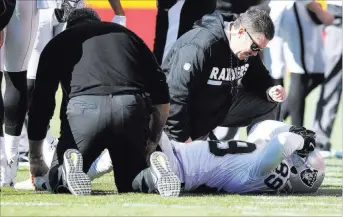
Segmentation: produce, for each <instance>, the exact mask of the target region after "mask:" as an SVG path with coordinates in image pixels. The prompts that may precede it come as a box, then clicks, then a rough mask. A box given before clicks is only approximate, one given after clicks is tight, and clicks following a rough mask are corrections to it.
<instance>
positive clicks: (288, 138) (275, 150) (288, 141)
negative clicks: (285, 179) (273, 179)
mask: <svg viewBox="0 0 343 217" xmlns="http://www.w3.org/2000/svg"><path fill="white" fill-rule="evenodd" d="M303 147H304V139H303V138H302V137H301V136H300V135H297V134H294V133H291V132H282V133H279V134H277V135H275V136H273V137H272V138H271V139H270V141H269V142H268V144H267V145H266V147H265V148H264V149H263V150H262V151H261V153H260V154H259V156H258V157H257V158H256V159H257V161H256V162H255V163H254V165H253V167H252V168H251V170H250V177H251V178H258V177H261V176H265V175H268V174H269V173H271V172H272V170H274V169H276V168H277V167H278V166H279V164H280V163H281V162H282V161H283V160H285V159H286V158H288V157H289V156H290V155H291V154H293V153H294V152H295V151H297V150H301V149H303Z"/></svg>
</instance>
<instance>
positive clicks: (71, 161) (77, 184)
mask: <svg viewBox="0 0 343 217" xmlns="http://www.w3.org/2000/svg"><path fill="white" fill-rule="evenodd" d="M62 170H63V179H64V181H65V183H66V184H67V186H68V189H69V190H70V192H71V193H72V194H73V195H75V196H84V195H90V194H91V191H92V183H91V180H90V179H89V177H88V176H87V174H86V173H84V172H83V159H82V155H81V153H80V152H79V151H78V150H76V149H68V150H67V151H66V152H64V155H63V167H62Z"/></svg>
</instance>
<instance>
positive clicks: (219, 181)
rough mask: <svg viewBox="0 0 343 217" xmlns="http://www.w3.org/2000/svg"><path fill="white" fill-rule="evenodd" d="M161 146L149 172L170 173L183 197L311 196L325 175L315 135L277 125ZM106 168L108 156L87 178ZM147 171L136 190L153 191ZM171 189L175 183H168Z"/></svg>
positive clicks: (138, 179)
mask: <svg viewBox="0 0 343 217" xmlns="http://www.w3.org/2000/svg"><path fill="white" fill-rule="evenodd" d="M160 147H161V149H162V151H163V153H162V152H155V153H154V155H152V157H151V159H150V162H151V167H163V168H165V170H166V174H167V173H170V172H174V173H175V174H176V175H177V177H178V178H179V180H180V183H182V185H183V186H184V187H183V188H182V190H183V191H185V192H187V191H192V190H196V189H197V188H198V187H203V186H207V187H210V188H216V189H217V190H218V191H224V192H228V193H248V192H273V191H274V192H276V191H282V190H283V191H286V192H293V193H310V192H315V191H316V190H317V189H318V188H319V187H320V185H321V184H322V182H323V180H324V176H325V169H324V161H323V159H322V157H321V156H320V154H319V152H318V151H314V147H315V133H314V132H313V131H310V130H307V129H306V128H304V127H295V126H292V125H289V124H286V123H283V122H278V121H271V120H267V121H263V122H260V123H258V124H256V125H255V126H254V127H253V128H252V130H251V131H250V134H249V135H248V139H247V141H234V140H232V141H228V142H221V141H193V142H191V143H188V144H184V143H179V142H175V141H170V140H169V139H168V137H167V135H166V134H164V135H163V136H162V139H161V141H160ZM109 165H111V162H110V157H109V155H108V154H106V152H104V153H103V154H102V155H101V156H100V158H98V159H97V161H96V162H94V164H93V165H92V167H91V168H90V170H89V172H88V175H89V176H90V177H91V178H96V177H98V176H100V175H102V174H103V173H105V172H108V171H110V170H111V167H110V166H109ZM150 172H151V171H150V168H148V169H146V170H144V171H142V172H141V173H140V174H139V175H138V176H137V177H136V179H135V181H134V182H133V186H134V188H135V189H137V190H139V191H142V192H143V191H145V192H155V191H158V189H154V184H153V183H152V182H151V180H149V178H148V177H149V173H150ZM157 178H160V177H157ZM170 185H171V186H169V187H170V188H172V186H177V185H178V183H175V180H171V181H170ZM176 189H177V188H176Z"/></svg>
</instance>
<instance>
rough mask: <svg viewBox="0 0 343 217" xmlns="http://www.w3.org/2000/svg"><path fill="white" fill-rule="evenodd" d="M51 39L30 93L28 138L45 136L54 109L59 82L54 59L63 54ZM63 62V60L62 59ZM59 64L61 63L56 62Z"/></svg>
mask: <svg viewBox="0 0 343 217" xmlns="http://www.w3.org/2000/svg"><path fill="white" fill-rule="evenodd" d="M58 47H59V46H58V44H57V43H55V40H54V39H52V40H51V41H50V42H49V43H48V44H47V46H46V47H45V48H44V50H43V52H42V54H41V56H40V59H39V64H38V69H37V76H36V81H35V88H34V90H33V93H32V99H31V105H30V108H29V112H28V117H29V119H28V129H27V131H28V137H29V139H30V140H42V139H44V138H45V136H46V132H47V129H48V125H49V122H50V119H51V118H52V116H53V114H54V110H55V94H56V91H57V88H58V84H59V76H60V75H59V73H61V70H59V69H58V68H59V67H58V66H59V65H56V60H57V59H58V60H59V61H61V58H60V57H61V56H62V55H60V56H59V58H57V57H56V55H58V54H63V53H62V52H61V50H58V49H57V48H58ZM62 62H63V61H62ZM58 64H61V63H58Z"/></svg>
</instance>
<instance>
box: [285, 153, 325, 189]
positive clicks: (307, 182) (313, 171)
mask: <svg viewBox="0 0 343 217" xmlns="http://www.w3.org/2000/svg"><path fill="white" fill-rule="evenodd" d="M287 163H288V165H289V167H290V171H291V174H290V177H289V180H288V182H287V185H286V187H285V190H286V191H288V192H292V193H312V192H315V191H317V190H318V188H319V187H320V185H321V184H322V183H323V180H324V177H325V166H324V160H323V158H322V156H321V155H320V153H319V152H318V151H317V150H314V151H312V152H311V153H309V154H308V155H307V156H306V157H305V158H302V157H300V156H299V155H298V154H296V153H294V154H292V155H291V156H290V157H289V158H287Z"/></svg>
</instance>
